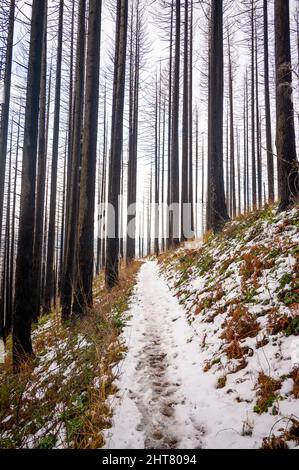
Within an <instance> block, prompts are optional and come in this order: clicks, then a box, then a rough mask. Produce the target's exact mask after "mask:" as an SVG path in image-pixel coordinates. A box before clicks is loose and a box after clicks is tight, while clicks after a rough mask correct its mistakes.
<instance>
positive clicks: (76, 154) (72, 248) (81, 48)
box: [61, 0, 86, 320]
mask: <svg viewBox="0 0 299 470" xmlns="http://www.w3.org/2000/svg"><path fill="white" fill-rule="evenodd" d="M85 9H86V0H80V2H79V13H78V34H77V57H76V77H75V91H74V116H73V132H72V162H71V187H70V208H71V210H69V213H68V214H67V215H68V219H67V220H66V224H67V228H66V243H65V267H64V270H63V282H62V289H61V306H62V318H63V320H68V319H69V318H70V315H71V310H72V295H73V288H74V286H75V254H76V248H77V226H78V208H79V194H80V193H79V183H80V174H79V168H80V164H81V138H82V121H83V119H82V116H83V99H84V71H85V67H84V63H85V60H84V59H85Z"/></svg>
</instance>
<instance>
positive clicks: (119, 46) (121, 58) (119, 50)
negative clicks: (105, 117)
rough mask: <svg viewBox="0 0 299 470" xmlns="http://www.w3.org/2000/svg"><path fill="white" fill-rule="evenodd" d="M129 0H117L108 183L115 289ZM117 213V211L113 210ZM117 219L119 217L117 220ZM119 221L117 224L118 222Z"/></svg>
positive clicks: (109, 265)
mask: <svg viewBox="0 0 299 470" xmlns="http://www.w3.org/2000/svg"><path fill="white" fill-rule="evenodd" d="M127 23H128V0H118V1H117V19H116V38H115V62H114V83H113V105H112V126H111V162H110V168H111V170H112V171H110V172H109V185H108V188H109V189H108V203H109V206H108V214H107V226H108V230H110V232H111V229H112V232H114V233H108V234H107V241H106V243H107V245H106V267H105V279H106V286H107V287H108V288H109V289H111V288H112V287H114V286H115V285H116V284H117V283H118V272H119V230H118V227H119V221H118V217H119V210H118V209H119V207H118V206H119V204H118V199H119V193H120V172H121V155H122V144H123V114H124V95H125V74H126V49H127ZM112 211H113V212H114V214H113V213H112ZM114 219H115V220H114ZM114 222H115V223H114Z"/></svg>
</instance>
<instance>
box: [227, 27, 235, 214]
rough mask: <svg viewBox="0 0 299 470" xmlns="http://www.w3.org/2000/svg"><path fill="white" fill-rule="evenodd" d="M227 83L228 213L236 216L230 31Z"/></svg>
mask: <svg viewBox="0 0 299 470" xmlns="http://www.w3.org/2000/svg"><path fill="white" fill-rule="evenodd" d="M228 74H229V78H228V83H229V115H230V117H229V125H230V127H229V136H230V214H231V216H232V217H233V218H234V217H236V171H235V136H234V134H235V129H234V97H233V71H232V58H231V45H230V33H229V31H228Z"/></svg>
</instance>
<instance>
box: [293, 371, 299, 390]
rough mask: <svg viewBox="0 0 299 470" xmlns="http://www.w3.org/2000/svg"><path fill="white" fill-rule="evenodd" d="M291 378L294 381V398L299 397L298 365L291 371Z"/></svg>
mask: <svg viewBox="0 0 299 470" xmlns="http://www.w3.org/2000/svg"><path fill="white" fill-rule="evenodd" d="M292 379H293V381H294V386H293V394H294V397H295V398H299V367H296V368H295V369H294V370H293V372H292Z"/></svg>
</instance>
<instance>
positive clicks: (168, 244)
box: [166, 0, 174, 249]
mask: <svg viewBox="0 0 299 470" xmlns="http://www.w3.org/2000/svg"><path fill="white" fill-rule="evenodd" d="M173 16H174V0H172V1H171V14H170V38H169V43H170V44H169V80H168V142H167V152H168V161H167V220H166V223H167V238H166V248H167V249H169V248H170V246H171V243H170V233H171V227H170V221H171V219H170V214H169V207H170V203H171V144H172V76H173V70H172V67H173V65H172V62H173V59H172V55H173V53H172V49H173Z"/></svg>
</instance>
